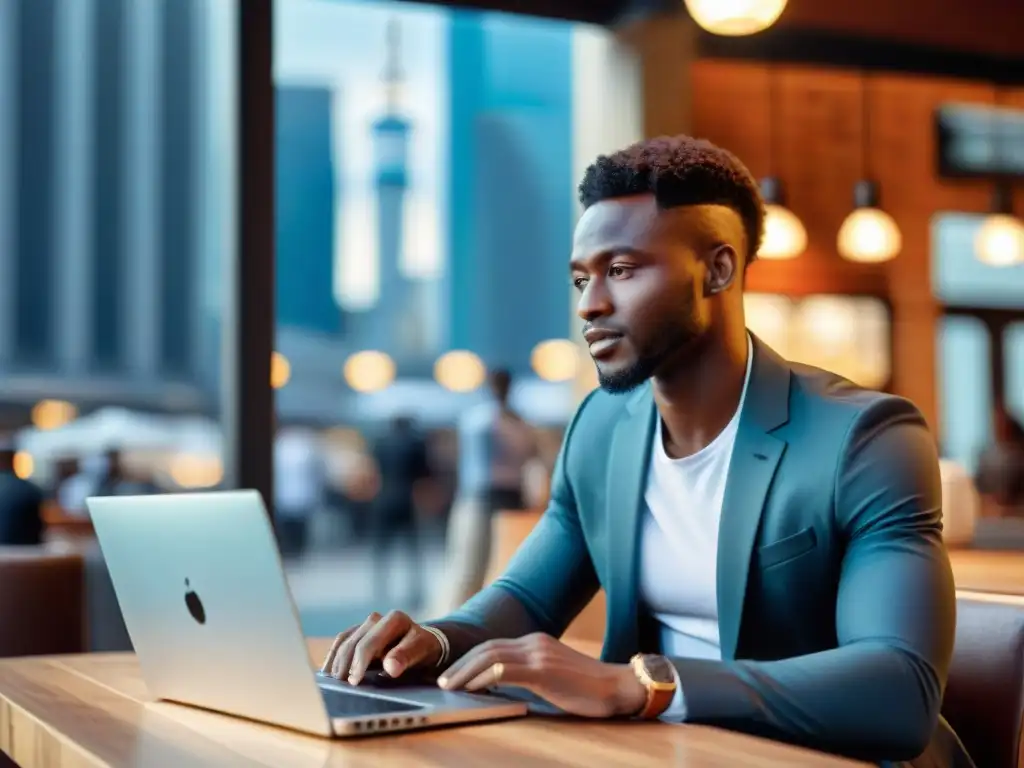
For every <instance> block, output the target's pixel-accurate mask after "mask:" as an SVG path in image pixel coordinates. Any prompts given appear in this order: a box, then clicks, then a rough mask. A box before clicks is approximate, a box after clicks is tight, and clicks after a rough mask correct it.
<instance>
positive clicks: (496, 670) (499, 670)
mask: <svg viewBox="0 0 1024 768" xmlns="http://www.w3.org/2000/svg"><path fill="white" fill-rule="evenodd" d="M491 674H493V675H494V684H495V685H497V684H498V683H500V682H501V676H502V675H504V674H505V665H504V664H502V663H501V662H500V661H499V662H498V663H497V664H495V665H494V666H493V667H491Z"/></svg>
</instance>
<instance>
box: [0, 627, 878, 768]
mask: <svg viewBox="0 0 1024 768" xmlns="http://www.w3.org/2000/svg"><path fill="white" fill-rule="evenodd" d="M328 642H329V641H327V640H324V639H316V640H310V642H309V647H310V656H311V659H312V661H313V663H314V664H317V663H319V662H320V661H321V660H322V658H323V656H324V654H325V652H326V649H327V645H328ZM254 674H258V672H257V671H255V670H254ZM148 698H149V697H148V695H147V693H146V688H145V685H144V684H143V682H142V678H141V676H140V674H139V669H138V666H137V664H136V662H135V659H134V657H133V656H132V655H131V654H90V655H82V656H61V657H34V658H21V659H11V660H6V661H0V749H2V750H3V751H4V752H6V753H7V754H9V755H11V756H12V757H13V758H14V759H15V760H16V761H18V762H19V764H21V765H22V766H46V767H47V768H51V767H52V768H65V767H68V768H72V767H73V768H84V767H85V766H90V767H92V766H146V767H147V768H148V766H159V767H160V768H164V767H165V766H166V768H186V766H187V767H188V768H204V767H205V766H218V767H219V766H246V767H249V768H251V767H252V766H267V767H268V768H287V767H289V766H297V767H298V768H322V767H323V766H335V767H337V768H358V767H361V766H367V768H387V766H399V767H400V768H417V767H418V766H460V768H461V766H467V767H469V766H486V768H497V766H506V765H509V766H520V765H529V766H580V768H584V767H585V768H593V767H594V766H629V767H635V766H637V765H657V766H664V765H671V766H678V767H680V768H684V767H685V768H697V767H698V766H699V767H700V768H704V767H705V766H706V767H707V768H712V767H713V768H735V766H738V765H743V766H750V767H752V768H759V767H763V768H767V767H768V766H771V767H772V768H802V767H806V768H811V766H814V768H829V767H830V766H852V765H862V764H861V763H854V762H852V761H848V760H841V759H838V758H834V757H829V756H827V755H822V754H818V753H814V752H809V751H806V750H801V749H796V748H793V747H788V746H785V745H782V744H776V743H774V742H770V741H764V740H762V739H757V738H753V737H749V736H743V735H739V734H734V733H729V732H727V731H721V730H717V729H714V728H705V727H699V726H674V725H664V724H660V723H598V722H593V723H580V722H564V721H559V720H557V719H544V718H533V717H531V718H525V719H520V720H509V721H505V722H501V723H491V724H484V725H472V726H467V727H462V728H451V729H438V730H433V731H420V732H418V733H409V734H400V735H394V736H380V737H370V738H366V739H356V740H345V741H343V742H342V741H330V740H327V739H318V738H314V737H311V736H305V735H302V734H297V733H293V732H291V731H286V730H284V729H280V728H275V727H273V726H266V725H261V724H257V723H251V722H248V721H244V720H238V719H235V718H231V717H226V716H223V715H219V714H216V713H212V712H206V711H203V710H198V709H193V708H191V707H184V706H178V705H174V704H165V703H158V702H151V701H149V700H148Z"/></svg>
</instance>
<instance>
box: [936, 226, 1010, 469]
mask: <svg viewBox="0 0 1024 768" xmlns="http://www.w3.org/2000/svg"><path fill="white" fill-rule="evenodd" d="M982 221H983V217H981V216H977V215H969V214H957V213H950V214H941V215H938V216H936V217H935V219H934V221H933V224H932V275H933V284H932V287H933V292H934V295H935V297H936V299H937V300H938V301H939V302H940V304H941V307H942V313H943V317H942V319H941V320H940V323H939V327H938V331H937V338H936V345H937V349H938V370H937V379H938V381H937V383H938V388H939V400H940V407H941V442H942V448H943V452H944V454H945V455H947V456H949V457H950V458H954V459H956V460H957V461H959V462H961V463H963V464H964V465H965V466H967V467H968V468H970V469H972V470H973V469H974V468H975V467H976V464H977V459H978V453H979V452H980V451H981V450H982V449H983V448H984V447H985V445H987V444H988V443H989V442H990V441H991V439H992V425H993V419H992V416H993V411H994V409H995V408H997V407H1005V408H1007V409H1008V410H1009V411H1010V413H1011V414H1013V415H1014V416H1016V418H1017V419H1018V420H1020V419H1022V418H1024V265H1016V266H1012V267H993V266H988V265H986V264H984V263H982V262H980V261H978V259H977V258H975V255H974V236H975V233H976V232H977V230H978V227H979V226H981V223H982Z"/></svg>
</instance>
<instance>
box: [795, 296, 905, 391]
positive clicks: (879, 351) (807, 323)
mask: <svg viewBox="0 0 1024 768" xmlns="http://www.w3.org/2000/svg"><path fill="white" fill-rule="evenodd" d="M792 321H793V327H792V329H791V333H792V338H793V341H794V343H793V346H792V348H791V350H790V354H791V359H792V360H793V361H794V362H799V363H805V364H807V365H813V366H817V367H819V368H824V369H825V370H827V371H832V372H834V373H838V374H839V375H840V376H845V377H846V378H848V379H849V380H850V381H853V382H856V383H857V384H860V385H861V386H863V387H868V388H871V389H878V388H879V387H883V386H885V384H886V382H887V381H888V380H889V376H890V373H891V345H890V334H891V327H890V318H889V314H888V310H887V309H886V306H885V304H884V303H883V302H881V301H879V300H878V299H875V298H869V297H860V296H827V295H818V296H808V297H807V298H805V299H802V300H801V301H800V302H799V303H798V304H797V305H796V311H795V314H794V316H793V318H792Z"/></svg>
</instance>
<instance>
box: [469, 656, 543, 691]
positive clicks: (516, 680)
mask: <svg viewBox="0 0 1024 768" xmlns="http://www.w3.org/2000/svg"><path fill="white" fill-rule="evenodd" d="M534 682H535V680H534V676H533V675H532V670H531V669H530V667H529V666H527V665H525V664H523V663H521V662H520V661H517V662H505V661H498V662H495V663H494V664H491V666H489V667H487V669H485V670H484V671H483V672H481V673H480V674H479V675H477V676H476V677H474V678H473V679H472V680H470V681H469V682H468V683H466V684H465V685H464V686H462V688H463V690H466V691H482V690H483V689H484V688H491V687H493V686H495V685H501V684H505V685H518V686H521V687H523V688H530V689H531V690H532V683H534ZM535 693H536V691H535Z"/></svg>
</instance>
